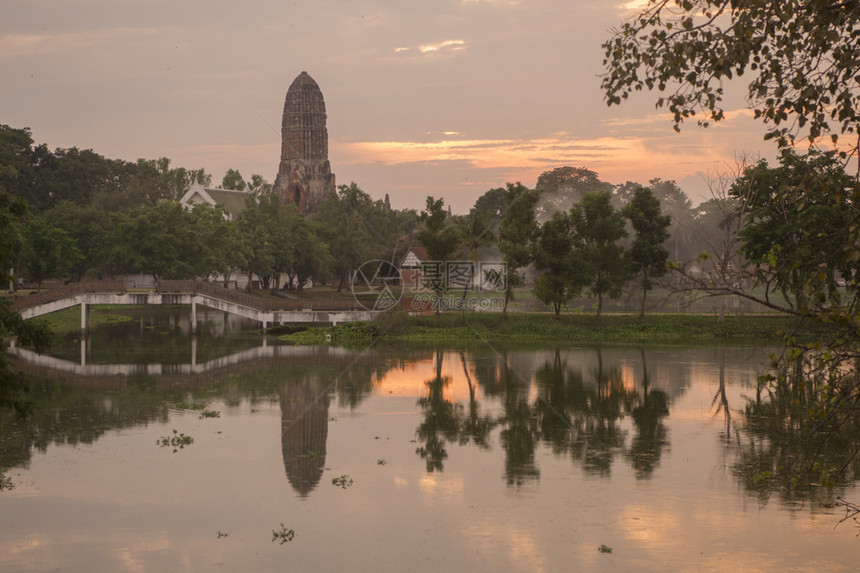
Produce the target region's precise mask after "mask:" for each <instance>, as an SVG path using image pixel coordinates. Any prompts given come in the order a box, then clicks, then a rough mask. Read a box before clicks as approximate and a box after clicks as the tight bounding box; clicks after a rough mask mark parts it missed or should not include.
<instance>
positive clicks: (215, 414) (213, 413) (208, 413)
mask: <svg viewBox="0 0 860 573" xmlns="http://www.w3.org/2000/svg"><path fill="white" fill-rule="evenodd" d="M220 417H221V412H219V411H218V410H203V411H202V412H200V419H201V420H202V419H203V418H220Z"/></svg>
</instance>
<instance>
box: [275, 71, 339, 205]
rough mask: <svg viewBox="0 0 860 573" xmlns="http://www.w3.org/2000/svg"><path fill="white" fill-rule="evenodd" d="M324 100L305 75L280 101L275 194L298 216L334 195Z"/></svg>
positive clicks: (305, 73) (311, 80)
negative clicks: (281, 113)
mask: <svg viewBox="0 0 860 573" xmlns="http://www.w3.org/2000/svg"><path fill="white" fill-rule="evenodd" d="M325 124H326V113H325V101H323V95H322V92H321V91H320V88H319V86H318V85H317V83H316V82H315V81H314V80H313V78H311V77H310V76H309V75H308V73H307V72H302V73H301V74H299V76H298V77H297V78H296V79H295V80H293V83H292V84H291V85H290V89H288V90H287V97H286V100H285V101H284V117H283V120H282V121H281V163H280V166H279V168H278V176H277V177H276V178H275V191H276V192H277V193H278V195H279V196H280V197H281V201H283V202H284V203H285V204H288V203H294V204H295V205H297V206H298V208H299V212H300V213H308V212H310V211H312V210H314V209H315V208H316V207H317V206H318V205H319V204H320V203H321V202H322V201H323V199H325V197H326V195H328V194H329V193H334V190H335V182H334V174H333V173H332V172H331V165H330V164H329V162H328V130H327V129H326V125H325Z"/></svg>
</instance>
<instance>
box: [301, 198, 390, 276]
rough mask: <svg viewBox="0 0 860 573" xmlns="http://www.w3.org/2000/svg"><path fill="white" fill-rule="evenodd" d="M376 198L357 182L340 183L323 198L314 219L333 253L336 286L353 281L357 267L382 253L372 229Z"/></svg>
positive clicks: (332, 262) (332, 263)
mask: <svg viewBox="0 0 860 573" xmlns="http://www.w3.org/2000/svg"><path fill="white" fill-rule="evenodd" d="M371 210H373V201H372V200H371V199H370V196H369V195H367V193H365V192H364V191H362V190H361V189H360V188H359V187H358V185H356V184H355V183H352V184H350V185H341V186H339V187H338V190H337V193H336V194H332V195H328V196H326V197H325V199H323V202H322V203H321V204H320V206H319V208H318V209H317V212H316V213H314V215H313V221H314V222H315V223H316V224H317V229H318V230H319V234H320V237H322V239H323V241H324V242H325V243H326V244H327V245H328V248H329V251H330V253H331V269H332V270H333V271H334V275H335V278H336V281H337V290H338V292H340V291H341V290H342V289H343V287H344V286H348V285H349V284H350V280H351V278H352V275H353V273H354V272H355V269H357V268H358V267H360V266H361V265H362V264H363V263H365V262H367V261H370V260H373V259H377V258H380V257H381V254H382V253H381V249H380V248H379V244H378V237H377V236H376V235H375V233H372V232H371V229H373V223H372V222H371V221H370V219H371V218H372V214H371V213H370V211H371Z"/></svg>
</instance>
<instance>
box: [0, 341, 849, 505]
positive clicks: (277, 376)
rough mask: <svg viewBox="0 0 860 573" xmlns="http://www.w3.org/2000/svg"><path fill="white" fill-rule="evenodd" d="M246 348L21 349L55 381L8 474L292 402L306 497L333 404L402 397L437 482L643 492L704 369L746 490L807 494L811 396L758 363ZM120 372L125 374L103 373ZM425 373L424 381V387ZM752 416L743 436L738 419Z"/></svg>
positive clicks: (287, 448) (287, 433) (3, 459)
mask: <svg viewBox="0 0 860 573" xmlns="http://www.w3.org/2000/svg"><path fill="white" fill-rule="evenodd" d="M246 345H247V341H243V342H241V343H240V344H239V349H238V350H237V351H235V352H232V353H228V354H225V355H223V356H220V357H217V358H214V359H212V360H210V361H208V362H199V363H196V364H188V363H186V364H174V365H160V366H158V365H153V364H147V365H145V366H146V367H147V369H146V370H144V371H139V370H134V369H132V370H129V371H128V372H120V370H121V368H120V366H121V365H109V364H89V365H87V368H88V369H90V370H92V369H95V370H92V372H89V371H88V370H81V365H80V364H77V363H75V362H71V361H68V362H69V364H65V362H63V359H61V358H57V357H56V356H53V357H51V356H38V355H35V354H33V353H29V354H28V353H27V352H26V351H24V350H20V351H19V352H18V354H17V355H15V356H13V357H12V362H13V363H14V364H15V365H16V366H17V367H19V368H21V369H22V370H25V371H29V372H31V373H36V374H38V375H42V376H43V378H42V381H41V382H40V383H39V384H37V385H36V386H35V387H34V390H33V392H32V397H33V400H34V404H33V406H34V407H33V414H32V415H31V416H30V417H29V418H27V419H25V420H21V419H19V418H17V417H16V416H15V415H14V414H13V413H11V412H8V411H4V412H3V413H2V414H0V471H6V470H8V469H9V468H13V467H17V466H23V465H26V464H27V463H28V461H29V458H30V455H31V452H33V451H42V452H44V451H46V450H47V448H48V446H49V445H50V444H52V443H53V444H58V445H63V444H66V445H75V444H78V443H85V444H90V443H93V442H94V441H95V440H97V439H98V438H99V437H101V436H102V435H103V434H104V433H105V432H106V431H108V430H110V429H118V428H124V427H131V426H135V425H140V424H147V423H150V422H154V421H156V422H161V423H166V422H167V420H168V419H169V417H170V412H171V411H172V410H176V409H177V407H179V406H178V405H179V404H182V403H184V402H187V401H188V400H189V397H192V398H193V396H194V395H199V394H200V393H205V395H206V400H208V401H211V400H219V399H220V400H223V401H224V403H225V404H226V405H228V406H238V405H240V404H242V402H243V401H248V402H249V403H255V402H258V401H275V402H276V403H278V404H279V405H280V411H281V436H280V438H281V446H282V447H281V454H282V457H283V466H284V471H285V475H286V478H287V480H288V482H289V484H290V486H291V487H292V488H293V490H294V491H295V492H296V493H297V494H298V495H299V496H302V497H307V496H310V495H311V493H312V492H314V491H315V490H316V488H317V486H318V484H319V482H320V480H321V479H322V475H323V473H324V471H325V468H326V463H327V461H328V460H327V456H328V451H329V448H328V446H327V441H328V439H329V425H330V422H331V418H332V413H331V410H332V407H333V403H334V402H333V400H336V407H337V408H339V409H343V408H346V409H350V410H354V409H360V408H361V407H362V404H363V403H364V402H365V401H366V400H367V399H369V398H370V397H372V396H373V395H374V393H380V394H382V393H384V392H386V390H387V391H388V392H394V391H399V390H398V387H399V386H404V387H408V388H414V389H407V390H404V391H405V392H407V393H411V395H412V396H414V397H415V404H416V413H417V420H416V422H415V425H414V426H413V428H414V435H413V438H414V442H416V443H415V445H414V446H413V448H414V451H415V454H416V456H417V457H418V459H420V461H421V463H422V466H423V469H424V471H425V472H427V473H436V472H444V471H446V469H448V468H447V465H448V463H449V458H450V453H451V450H452V448H476V450H478V451H487V450H493V449H498V450H499V451H500V452H501V453H502V454H503V455H502V457H501V460H502V463H501V466H500V467H499V473H500V475H502V476H503V479H504V481H505V483H506V484H507V485H508V486H510V487H516V488H518V487H527V486H530V485H532V484H538V483H539V482H540V479H541V467H540V466H541V463H540V460H539V456H538V453H539V452H540V451H541V449H542V448H545V449H547V450H548V451H551V452H552V453H553V454H554V455H555V456H557V457H559V458H567V459H569V460H570V463H571V464H573V465H574V466H575V467H578V468H580V469H581V470H582V471H583V472H584V474H586V475H591V476H596V477H603V478H606V477H609V476H611V475H612V473H613V469H614V466H615V464H617V463H619V462H622V463H624V464H626V465H627V466H628V467H629V468H630V470H632V473H633V475H634V476H635V478H636V479H637V480H649V479H651V478H652V477H653V475H654V473H655V471H656V470H657V469H658V468H659V467H660V464H661V461H662V459H663V456H664V455H665V454H666V452H667V451H669V448H670V435H669V429H668V427H667V425H666V420H667V418H669V417H671V410H672V407H673V401H674V400H676V399H677V398H678V397H680V396H682V395H683V393H684V392H685V391H686V390H687V388H688V387H689V386H690V384H691V383H692V380H693V378H694V377H695V376H697V375H698V374H697V373H696V369H697V368H698V369H701V368H703V367H704V368H706V369H707V371H708V372H709V374H708V376H711V377H712V379H713V380H714V382H715V387H714V390H713V391H712V393H711V394H710V396H712V397H713V400H712V401H711V404H710V406H711V411H710V414H709V415H716V416H722V417H723V419H724V429H723V431H722V432H720V434H719V435H720V437H721V440H722V441H723V443H724V445H725V447H728V448H731V449H733V450H735V451H736V455H737V458H736V459H735V460H734V462H733V465H732V467H733V471H734V474H735V475H736V476H737V477H738V479H739V481H740V483H741V484H743V486H744V487H745V488H746V489H748V490H749V491H751V492H753V493H754V494H755V495H758V496H760V497H767V496H768V495H769V494H770V492H772V491H775V490H779V491H781V492H782V493H781V496H783V497H785V498H786V499H790V498H791V497H792V496H793V495H798V494H796V493H792V494H789V493H786V492H789V491H795V490H794V489H792V488H791V487H790V486H791V484H786V483H774V482H773V481H772V480H768V479H763V478H767V477H768V472H773V470H774V468H776V467H778V466H779V465H780V464H784V463H785V460H786V459H791V458H792V457H797V456H800V455H801V454H802V453H803V452H802V451H801V446H800V445H798V444H797V442H796V441H790V440H788V439H787V437H786V434H785V432H784V428H781V427H779V424H782V423H784V421H785V420H786V419H789V420H790V419H791V417H792V412H793V411H794V409H797V408H803V407H805V405H804V404H805V403H804V401H803V399H802V398H803V396H800V395H798V394H797V393H795V394H792V395H790V396H789V395H787V396H784V397H781V396H777V397H775V399H763V398H762V396H761V395H756V394H755V388H756V386H755V385H754V380H755V376H756V373H757V368H756V366H755V364H752V363H749V360H748V359H747V358H744V359H743V360H739V359H738V357H737V353H738V352H749V351H740V350H727V349H724V348H717V349H713V350H701V351H686V354H684V356H687V357H688V358H685V359H679V358H678V355H677V353H672V352H667V351H660V350H644V349H637V350H618V349H610V350H607V349H601V348H593V349H562V348H557V349H555V350H551V351H539V352H533V351H522V350H514V349H504V348H503V349H501V350H498V351H497V350H495V349H477V350H474V349H472V350H469V351H465V350H447V349H436V350H426V349H375V350H370V351H366V352H354V351H349V350H345V349H339V348H330V347H291V346H274V345H270V344H268V343H265V342H264V343H263V344H262V345H260V346H256V347H252V348H244V346H246ZM694 354H695V355H696V358H695V359H691V358H689V356H692V355H694ZM703 354H709V357H708V358H707V359H705V358H704V357H703V356H702V355H703ZM763 354H764V352H763V351H761V352H759V355H763ZM703 360H704V361H703ZM743 363H747V365H746V366H744V367H743V368H741V366H740V364H743ZM422 364H423V365H424V366H422V367H421V368H418V369H415V370H411V368H413V367H414V366H415V365H422ZM703 365H704V366H703ZM111 368H112V369H113V370H116V372H113V373H110V372H107V371H105V372H102V370H104V369H108V370H110V369H111ZM99 369H101V370H99ZM739 369H740V370H739ZM741 370H742V371H743V372H744V374H743V376H742V377H741V380H740V381H741V382H743V383H745V384H747V385H748V388H749V392H748V393H749V394H751V395H753V396H754V397H753V398H752V399H751V400H750V401H749V402H746V401H742V400H740V399H738V398H737V397H735V401H736V403H734V404H733V403H731V398H730V394H731V392H729V390H728V387H729V384H730V382H729V380H730V379H731V380H734V382H733V383H734V384H737V383H738V382H739V379H738V372H739V371H741ZM97 371H98V372H97ZM88 372H89V375H88ZM44 376H50V377H53V378H54V381H50V380H48V379H47V378H46V377H44ZM415 376H420V379H418V380H414V381H412V380H413V379H414V377H415ZM410 377H413V378H410ZM741 407H745V412H744V414H745V416H744V419H745V420H746V423H745V427H744V428H743V429H744V430H745V431H744V432H741V429H740V428H739V427H737V422H736V421H734V420H733V417H732V416H733V413H736V412H737V411H738V410H737V409H738V408H741ZM732 408H735V410H733V409H732ZM857 430H858V429H857V428H853V429H851V428H846V432H845V433H844V435H843V436H839V437H838V438H839V439H837V440H834V441H833V442H831V443H832V444H833V445H832V446H831V447H832V448H833V450H834V452H833V457H834V459H836V458H838V457H839V456H844V448H847V447H851V446H852V444H855V443H857V441H858V440H857V438H858V436H860V431H857ZM847 471H848V473H847V476H848V478H849V479H853V476H855V475H860V458H852V461H851V462H850V463H849V466H848V468H847Z"/></svg>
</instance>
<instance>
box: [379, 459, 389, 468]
mask: <svg viewBox="0 0 860 573" xmlns="http://www.w3.org/2000/svg"><path fill="white" fill-rule="evenodd" d="M387 463H388V462H386V461H385V460H383V459H381V458H380V459H378V460H376V465H378V466H384V465H385V464H387Z"/></svg>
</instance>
